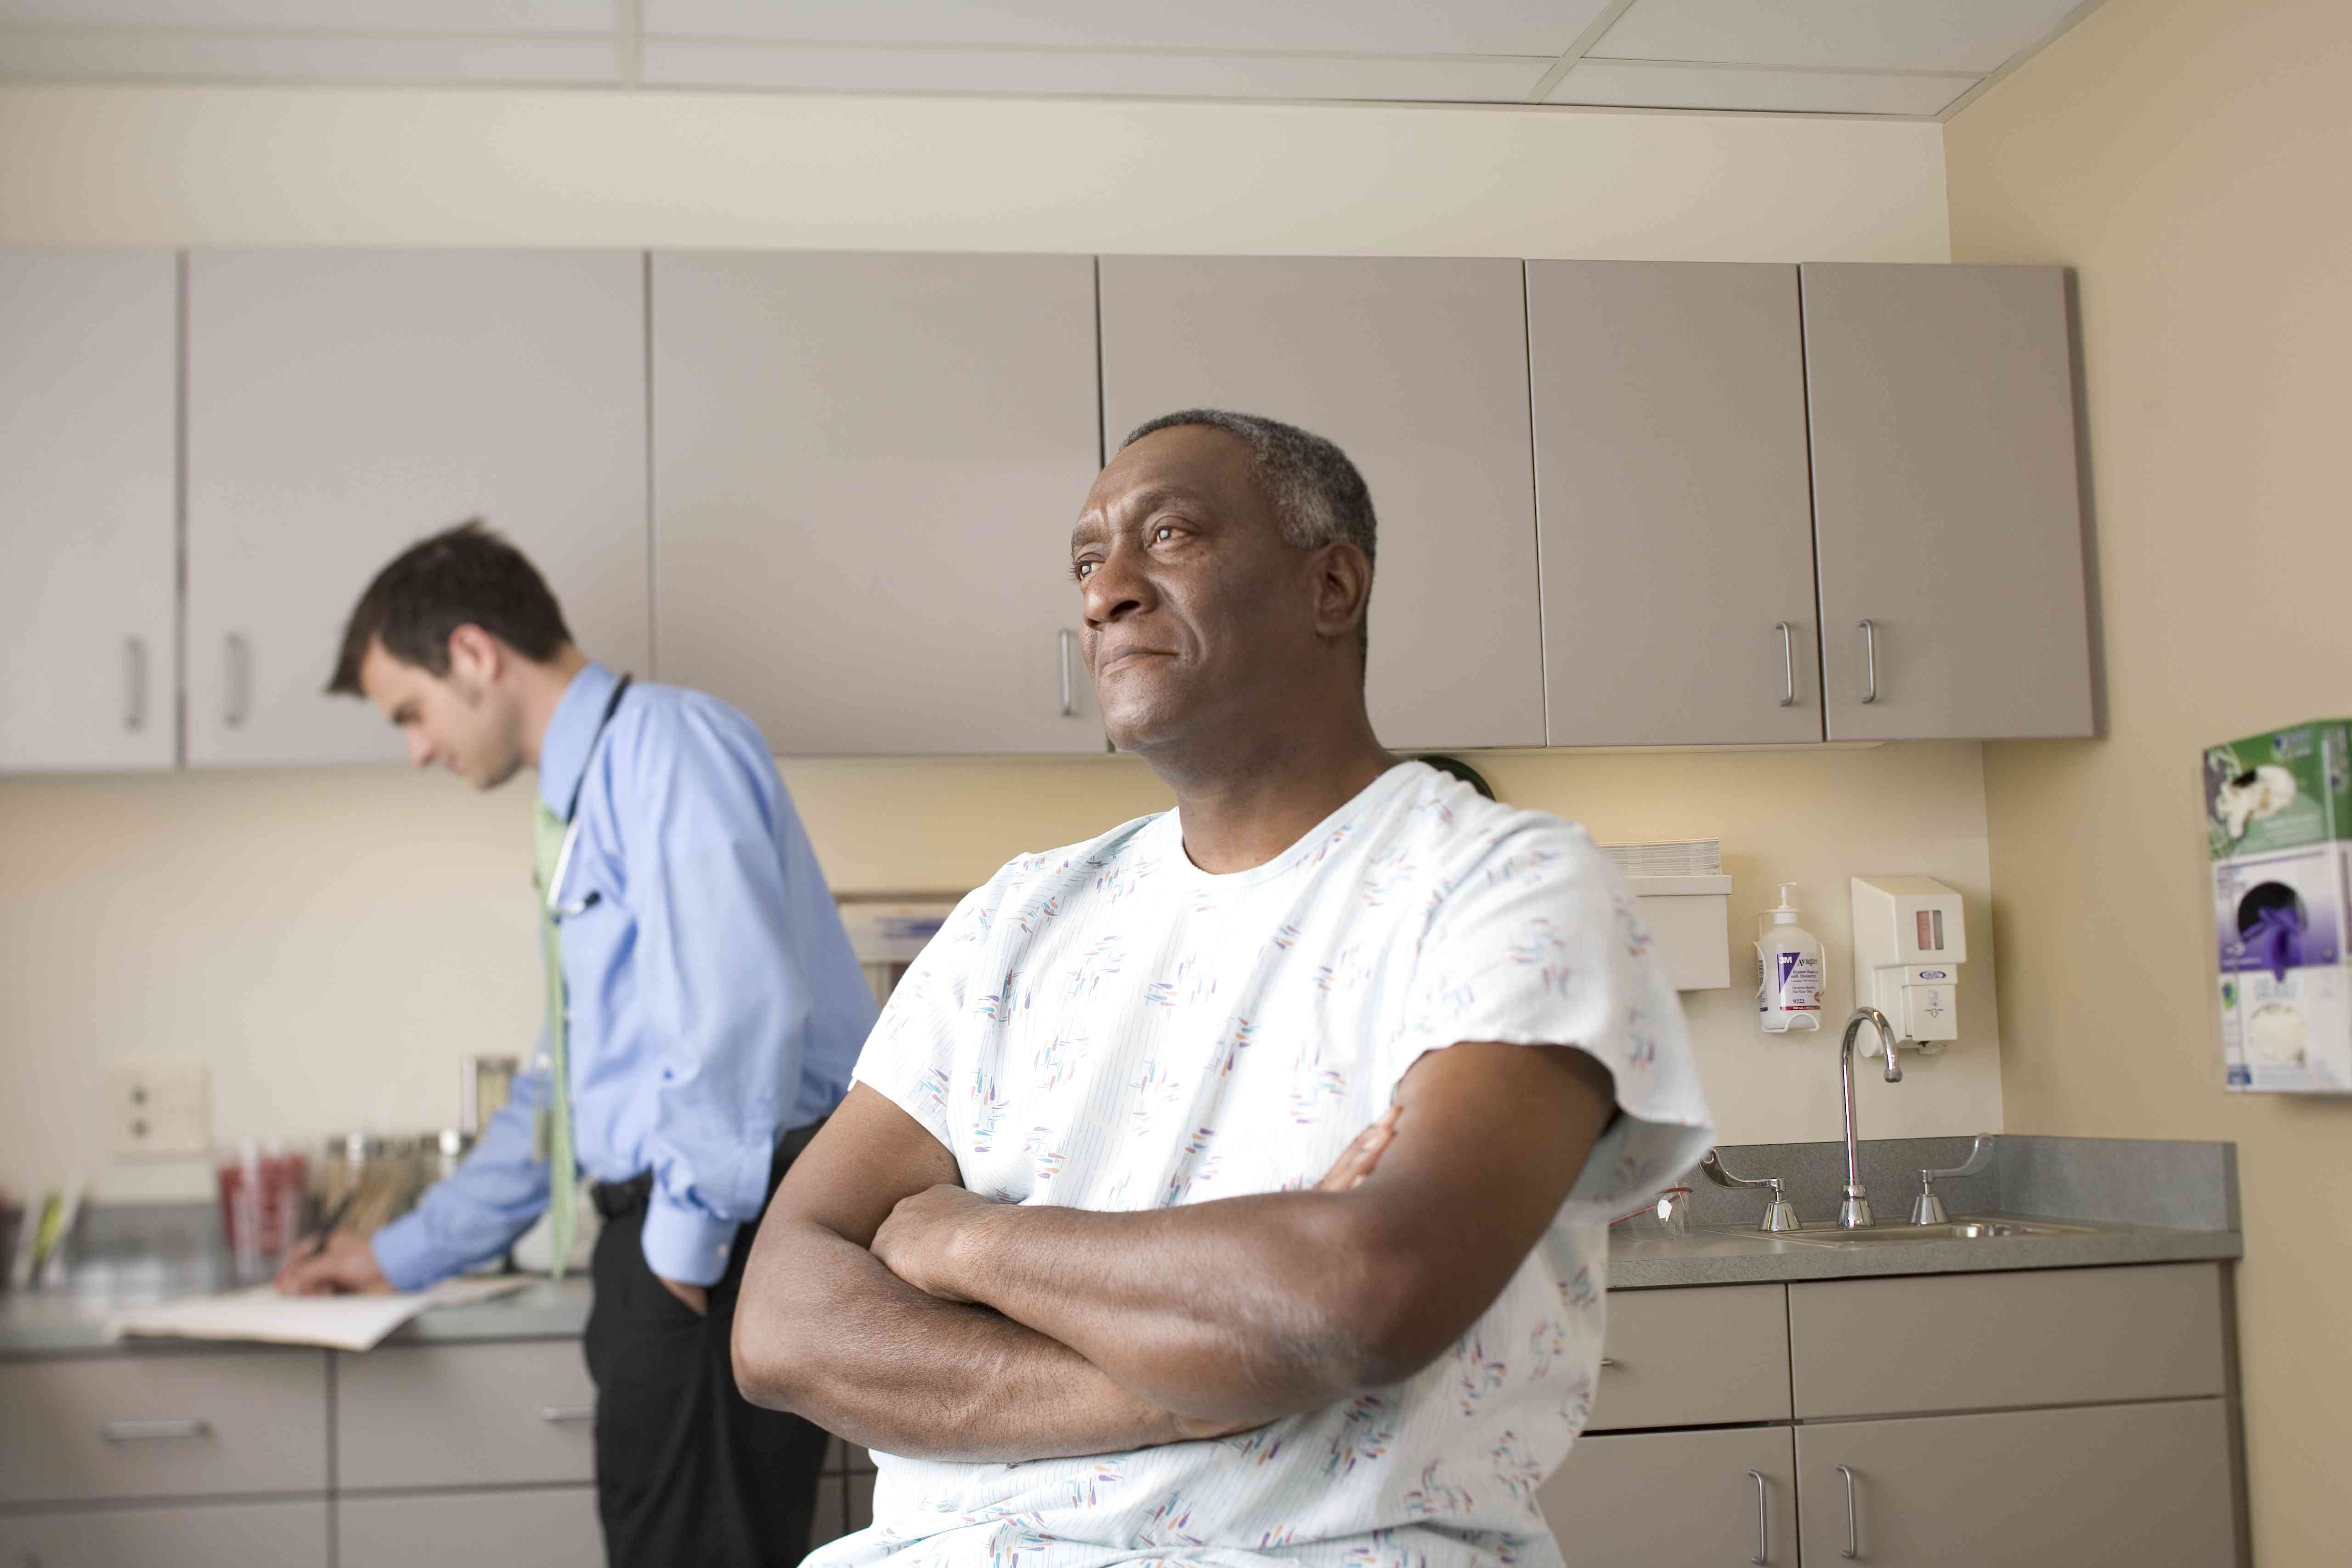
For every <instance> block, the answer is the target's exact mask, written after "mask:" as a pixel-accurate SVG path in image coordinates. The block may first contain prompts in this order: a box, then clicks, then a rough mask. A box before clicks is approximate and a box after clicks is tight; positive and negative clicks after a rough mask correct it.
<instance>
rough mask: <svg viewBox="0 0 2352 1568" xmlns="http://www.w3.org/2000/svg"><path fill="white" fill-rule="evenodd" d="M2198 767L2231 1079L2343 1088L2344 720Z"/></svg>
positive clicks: (2299, 1088)
mask: <svg viewBox="0 0 2352 1568" xmlns="http://www.w3.org/2000/svg"><path fill="white" fill-rule="evenodd" d="M2204 773H2205V804H2206V823H2205V826H2206V844H2207V849H2208V851H2209V852H2210V855H2211V856H2212V859H2213V914H2214V927H2215V938H2216V948H2217V951H2218V953H2219V956H2220V962H2221V1057H2222V1062H2223V1065H2224V1067H2225V1068H2226V1073H2227V1081H2228V1085H2229V1087H2230V1088H2231V1089H2235V1090H2254V1091H2269V1092H2280V1093H2304V1094H2342V1093H2347V1092H2352V965H2347V963H2346V954H2345V949H2344V942H2345V936H2346V933H2347V930H2352V899H2348V898H2347V893H2352V721H2345V720H2340V719H2330V720H2320V721H2315V722H2313V723H2309V724H2299V725H2296V726H2294V727H2293V728H2291V729H2285V730H2274V731H2270V732H2269V733H2267V734H2262V735H2255V736H2251V737H2249V738H2248V739H2246V740H2242V741H2233V742H2227V743H2225V744H2222V745H2219V746H2214V747H2210V748H2209V749H2208V750H2207V752H2205V765H2204Z"/></svg>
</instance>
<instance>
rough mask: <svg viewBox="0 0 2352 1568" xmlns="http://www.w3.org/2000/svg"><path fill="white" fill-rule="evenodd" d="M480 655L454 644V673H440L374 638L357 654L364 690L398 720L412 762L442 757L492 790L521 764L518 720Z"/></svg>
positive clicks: (449, 765) (454, 769)
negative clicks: (395, 653) (483, 666)
mask: <svg viewBox="0 0 2352 1568" xmlns="http://www.w3.org/2000/svg"><path fill="white" fill-rule="evenodd" d="M452 642H453V644H454V643H455V642H456V639H454V638H453V639H452ZM477 665H478V660H476V659H475V658H471V657H470V656H469V655H467V652H466V651H465V650H463V649H462V648H459V647H454V646H453V647H452V649H451V657H450V662H449V673H448V674H447V675H446V676H438V675H435V674H434V673H433V672H432V671H430V670H428V669H425V668H423V667H421V666H418V665H414V664H404V663H402V662H401V661H400V660H399V659H396V658H393V657H392V655H391V654H389V653H386V652H385V651H384V647H383V644H382V643H380V642H373V643H370V644H369V645H368V650H367V654H366V657H365V658H362V659H361V660H360V689H361V690H362V691H364V692H366V693H367V695H368V699H369V700H371V701H373V703H374V704H375V705H376V706H377V707H378V708H380V709H382V710H383V715H384V717H385V718H387V719H389V720H391V721H393V723H394V724H395V725H397V726H398V727H399V730H400V733H401V738H402V739H403V740H404V741H406V742H408V760H409V761H410V762H411V763H414V764H415V766H417V767H420V768H421V767H426V766H429V765H430V764H432V763H440V764H441V765H442V766H443V767H446V768H447V769H448V770H449V771H450V772H451V773H456V774H457V776H458V777H459V778H461V779H464V780H465V781H466V782H467V783H468V784H472V785H473V786H474V787H475V788H476V789H494V788H496V787H497V786H498V785H499V784H504V783H506V782H507V780H509V779H510V778H512V777H513V776H514V775H515V771H516V770H517V769H518V768H520V767H521V766H522V763H523V752H522V746H521V744H520V724H519V722H518V720H517V715H516V713H515V711H514V705H513V704H512V703H511V702H510V701H509V700H505V699H504V698H503V696H502V695H501V694H500V693H499V691H498V690H497V689H495V688H494V686H493V684H492V682H491V681H490V680H489V679H488V672H487V671H485V670H483V669H480V668H477Z"/></svg>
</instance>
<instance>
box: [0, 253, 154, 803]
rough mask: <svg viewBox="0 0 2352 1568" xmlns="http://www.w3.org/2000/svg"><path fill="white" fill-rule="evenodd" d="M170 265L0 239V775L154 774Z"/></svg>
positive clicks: (147, 257) (145, 257) (148, 256)
mask: <svg viewBox="0 0 2352 1568" xmlns="http://www.w3.org/2000/svg"><path fill="white" fill-rule="evenodd" d="M178 321H179V261H178V258H175V257H174V256H173V255H172V254H171V253H170V252H168V251H118V252H90V251H66V250H56V251H40V250H7V251H0V343H5V344H6V345H7V352H6V353H5V354H0V558H5V561H6V563H7V565H6V568H5V570H0V627H5V628H6V630H5V638H6V643H5V647H6V658H5V671H6V673H5V677H0V772H25V771H31V770H36V769H68V768H71V769H91V770H95V769H109V770H115V771H124V770H131V769H144V768H168V767H170V766H171V765H172V763H173V757H174V755H175V748H174V745H173V728H174V720H173V700H174V693H175V691H176V690H177V687H178V679H177V669H178V666H177V663H176V653H175V645H174V626H175V616H176V615H177V603H176V595H177V584H176V583H175V581H174V564H173V550H174V543H173V530H174V527H175V521H174V511H175V508H176V507H177V505H178V498H177V494H176V483H177V468H176V465H177V462H178V447H177V435H176V428H175V421H176V420H177V417H178V415H177V399H178V385H179V381H178V378H179V364H178V358H177V353H176V335H177V331H178Z"/></svg>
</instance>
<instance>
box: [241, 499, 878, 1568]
mask: <svg viewBox="0 0 2352 1568" xmlns="http://www.w3.org/2000/svg"><path fill="white" fill-rule="evenodd" d="M328 689H330V690H331V691H336V692H342V693H347V694H351V695H355V696H356V695H364V696H365V697H367V698H368V699H369V700H372V701H373V702H374V703H375V704H376V706H377V707H379V708H381V709H382V710H383V712H384V714H385V716H386V717H387V718H389V719H390V720H391V721H392V722H393V723H394V725H396V726H398V727H399V729H400V731H401V733H402V734H403V735H404V737H406V739H407V742H408V753H409V758H410V760H411V761H412V762H413V763H415V764H416V765H417V766H419V767H423V766H425V765H427V764H428V763H436V762H437V763H441V764H442V765H443V766H445V767H446V768H447V769H448V770H449V771H450V772H452V773H456V774H457V775H458V776H459V777H461V778H463V779H465V780H466V781H467V783H469V784H473V785H474V786H475V787H476V788H478V789H491V788H494V787H496V786H497V785H499V784H504V783H505V782H506V781H507V780H508V779H509V778H511V777H513V776H514V774H515V773H517V772H519V771H520V769H522V768H525V767H531V768H535V769H536V770H537V771H538V788H537V790H536V791H535V792H534V793H535V798H534V800H533V802H532V808H533V815H534V818H535V822H534V832H533V843H534V848H535V851H536V854H535V856H534V860H535V871H536V876H535V879H534V881H535V885H536V889H537V894H538V896H537V900H536V901H537V904H538V907H539V911H540V929H541V942H542V946H543V950H544V953H545V961H546V971H547V979H548V988H549V997H548V1026H547V1031H546V1034H545V1036H544V1037H543V1038H542V1041H541V1049H540V1051H539V1053H538V1054H537V1056H536V1057H535V1058H534V1059H533V1062H532V1066H531V1069H530V1071H529V1072H527V1073H525V1074H523V1075H521V1077H520V1078H519V1079H517V1080H516V1085H515V1091H514V1098H513V1099H512V1100H510V1101H509V1104H508V1105H507V1107H506V1108H505V1109H504V1110H501V1111H499V1114H498V1115H497V1116H496V1117H495V1118H494V1119H493V1120H492V1121H491V1122H490V1124H489V1125H488V1127H487V1128H486V1129H485V1130H484V1131H483V1134H482V1139H481V1142H480V1144H479V1146H478V1147H477V1148H476V1149H475V1151H474V1152H473V1153H472V1154H471V1155H470V1156H469V1157H468V1158H467V1160H466V1162H465V1163H464V1164H463V1165H461V1166H459V1167H458V1169H457V1171H456V1172H455V1173H453V1174H451V1175H450V1176H449V1177H448V1178H447V1179H446V1180H444V1181H442V1182H441V1183H439V1184H436V1185H435V1186H434V1187H433V1188H432V1189H431V1190H429V1191H428V1192H427V1193H426V1194H425V1198H424V1201H423V1202H422V1203H421V1204H420V1205H418V1207H417V1208H416V1209H415V1212H413V1213H411V1214H409V1215H405V1216H404V1217H403V1218H401V1219H398V1220H395V1221H394V1222H393V1223H392V1224H391V1225H389V1226H385V1227H384V1228H383V1229H382V1230H381V1231H378V1232H377V1233H376V1235H375V1236H374V1237H373V1239H372V1240H366V1239H361V1238H357V1237H348V1236H338V1237H334V1238H333V1240H332V1242H331V1244H330V1245H329V1246H328V1247H326V1248H325V1249H324V1250H323V1251H321V1252H320V1254H318V1256H316V1257H314V1258H305V1259H301V1260H299V1261H297V1262H294V1263H289V1265H288V1266H287V1268H286V1269H285V1271H284V1272H283V1273H282V1274H281V1275H280V1277H279V1280H278V1283H279V1286H280V1288H281V1289H288V1290H291V1291H297V1292H307V1293H315V1292H322V1291H333V1290H385V1289H404V1290H413V1289H420V1288H422V1287H423V1286H425V1285H427V1284H430V1283H431V1282H432V1281H434V1280H436V1279H441V1278H442V1277H443V1276H445V1275H449V1274H454V1273H456V1272H457V1271H458V1270H460V1269H462V1268H468V1267H470V1266H472V1265H475V1264H478V1263H481V1262H483V1261H485V1260H486V1259H488V1258H496V1257H498V1256H499V1254H500V1253H502V1252H504V1251H505V1250H506V1249H507V1247H509V1246H510V1245H511V1244H512V1243H513V1242H514V1240H515V1238H516V1237H519V1236H520V1235H521V1233H522V1232H523V1231H524V1230H525V1229H526V1228H528V1227H529V1226H530V1225H531V1223H532V1222H533V1221H534V1220H535V1219H537V1217H538V1216H539V1215H540V1214H541V1212H542V1211H544V1210H548V1209H550V1207H552V1215H551V1225H552V1226H553V1229H554V1232H555V1237H554V1240H555V1255H556V1257H557V1258H559V1259H560V1258H563V1257H565V1256H566V1255H567V1254H568V1253H569V1252H570V1250H571V1245H572V1233H573V1231H574V1230H575V1229H576V1225H577V1221H576V1215H577V1204H576V1196H575V1192H576V1188H575V1184H576V1183H577V1182H578V1181H579V1180H581V1179H583V1178H584V1179H585V1180H587V1181H588V1182H589V1183H590V1193H591V1195H592V1196H593V1199H594V1201H595V1204H596V1206H597V1209H598V1211H599V1213H601V1214H602V1215H604V1230H603V1233H602V1235H601V1236H600V1237H599V1238H598V1240H597V1243H596V1251H595V1262H594V1265H593V1275H594V1280H595V1292H596V1293H595V1305H594V1307H593V1310H591V1312H590V1315H589V1319H588V1326H587V1332H586V1338H585V1345H584V1349H585V1352H586V1355H587V1361H588V1370H589V1373H590V1375H591V1376H592V1377H593V1379H594V1380H595V1383H596V1389H597V1414H596V1486H597V1505H598V1512H599V1514H600V1515H601V1517H602V1520H603V1523H604V1541H605V1548H606V1552H607V1553H608V1555H609V1558H610V1560H611V1562H612V1563H614V1564H616V1565H630V1568H634V1565H638V1564H645V1565H647V1568H653V1565H660V1568H669V1565H673V1564H679V1563H697V1564H714V1565H717V1564H738V1563H741V1564H771V1563H772V1564H790V1563H797V1562H798V1561H799V1560H800V1558H801V1556H802V1554H803V1552H804V1551H805V1550H806V1547H807V1542H808V1526H809V1514H810V1510H811V1504H812V1500H813V1498H814V1490H815V1484H816V1477H817V1474H818V1471H819V1469H820V1468H821V1466H822V1464H823V1460H824V1444H825V1434H824V1432H823V1431H821V1430H820V1429H818V1428H817V1427H815V1426H811V1425H809V1423H807V1422H806V1421H803V1420H802V1419H800V1418H799V1417H797V1416H793V1415H783V1414H781V1413H779V1412H774V1411H768V1410H761V1409H758V1408H755V1407H754V1406H752V1405H750V1404H748V1403H747V1402H746V1401H745V1400H744V1399H743V1397H742V1396H741V1394H739V1393H738V1392H737V1391H736V1387H735V1380H734V1376H733V1372H732V1368H731V1366H730V1360H729V1352H728V1342H729V1337H730V1327H731V1324H732V1322H733V1319H734V1313H735V1300H736V1293H737V1290H738V1289H739V1287H740V1282H741V1279H742V1276H743V1263H744V1258H745V1256H746V1255H747V1254H748V1253H749V1251H750V1249H751V1248H750V1243H751V1229H750V1227H751V1226H752V1225H753V1224H755V1223H756V1222H757V1221H758V1219H759V1217H760V1215H761V1210H762V1209H763V1208H764V1207H765V1206H766V1204H767V1200H768V1196H769V1194H771V1193H772V1192H773V1191H774V1190H775V1184H776V1183H777V1182H778V1181H779V1180H780V1179H781V1178H782V1174H783V1171H784V1168H785V1166H786V1165H787V1164H788V1163H790V1162H791V1160H792V1157H793V1154H794V1153H796V1152H798V1151H799V1150H800V1149H801V1148H802V1147H803V1146H804V1145H805V1144H806V1143H807V1142H808V1140H809V1138H810V1137H812V1136H813V1135H814V1132H815V1130H816V1128H817V1125H818V1124H819V1123H820V1122H822V1121H824V1118H825V1117H826V1116H827V1115H828V1114H829V1113H830V1112H831V1111H832V1110H833V1108H834V1106H835V1104H836V1103H838V1102H839V1100H840V1099H841V1097H842V1094H843V1091H844V1089H845V1086H846V1084H847V1081H848V1077H849V1069H850V1068H851V1065H852V1064H853V1063H854V1061H855V1060H856V1055H857V1051H858V1048H859V1047H860V1046H861V1045H862V1044H863V1043H864V1041H865V1038H866V1033H867V1031H868V1030H869V1029H870V1028H871V1027H872V1026H873V1023H874V1005H873V1001H872V998H871V994H870V993H869V991H868V990H867V987H866V983H865V981H864V979H863V977H862V975H861V974H860V973H859V970H858V967H857V962H856V958H855V956H854V955H853V954H852V953H851V952H850V947H849V939H848V937H847V935H846V933H845V931H843V929H842V924H841V920H840V917H839V915H838V914H837V913H836V912H835V909H834V905H833V900H832V899H831V897H830V895H829V894H828V893H827V891H826V889H825V885H824V875H823V873H822V872H821V871H820V870H819V869H818V868H817V862H816V856H815V854H814V852H813V851H812V850H811V848H810V847H809V842H808V838H807V837H806V836H805V835H804V834H803V831H802V829H801V825H800V820H799V818H798V817H797V816H794V814H793V805H792V801H791V800H790V798H789V797H788V796H787V795H785V793H784V787H783V784H782V780H780V779H779V778H778V777H777V774H776V768H775V763H774V760H773V759H772V756H771V755H770V753H769V750H768V747H767V745H766V743H765V742H763V741H762V740H761V736H760V733H759V731H758V730H757V729H755V728H754V727H753V726H752V724H751V721H750V720H748V719H746V718H745V717H744V716H743V715H742V714H740V713H739V712H737V711H736V710H734V709H732V708H730V707H728V706H727V705H726V704H724V703H722V702H719V700H716V699H714V698H711V697H708V696H705V695H703V694H702V693H700V692H696V691H685V690H680V689H676V688H673V687H664V686H655V685H649V684H644V683H632V682H631V680H630V679H629V678H628V677H627V676H626V675H616V674H614V672H613V671H612V670H609V669H607V668H604V666H603V665H600V664H597V663H596V662H594V661H593V660H592V659H590V658H587V657H586V656H585V655H583V653H582V652H581V651H580V650H579V649H578V648H576V647H573V646H572V637H571V633H570V632H569V631H568V630H567V629H566V627H565V626H564V623H563V615H562V610H561V609H559V608H558V607H557V605H556V603H555V599H554V596H553V595H551V594H550V593H549V592H548V588H547V584H546V583H545V582H544V581H543V580H542V579H541V577H540V574H539V573H538V572H537V571H536V570H535V569H534V568H533V567H532V566H531V564H530V562H529V561H528V560H527V559H525V558H524V556H523V555H522V553H521V552H520V551H518V550H517V549H515V548H514V546H512V545H511V544H509V543H508V542H506V541H504V540H503V539H501V538H499V536H498V535H496V534H494V533H492V532H490V531H488V530H487V529H485V528H484V527H482V526H481V524H480V523H479V522H478V521H477V522H469V523H467V524H465V525H464V526H462V527H459V528H456V529H452V530H450V531H447V532H446V533H441V534H437V535H436V536H434V537H432V538H430V539H426V540H424V541H422V542H419V543H417V544H415V545H414V546H412V547H411V548H410V549H408V550H407V551H405V552H403V553H402V554H401V555H400V556H399V557H398V558H397V559H395V560H394V562H393V563H391V564H390V565H388V566H386V567H385V568H384V569H383V571H382V572H381V573H380V574H377V576H376V579H375V581H374V582H373V583H372V584H369V585H368V589H367V592H366V593H365V594H363V595H361V598H360V602H359V605H358V606H357V607H356V608H355V609H354V610H352V616H351V621H350V624H349V626H348V627H347V628H346V630H345V632H344V635H343V646H342V651H341V657H340V658H339V659H338V661H337V663H336V666H335V674H334V679H332V681H331V682H330V683H329V687H328Z"/></svg>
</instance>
